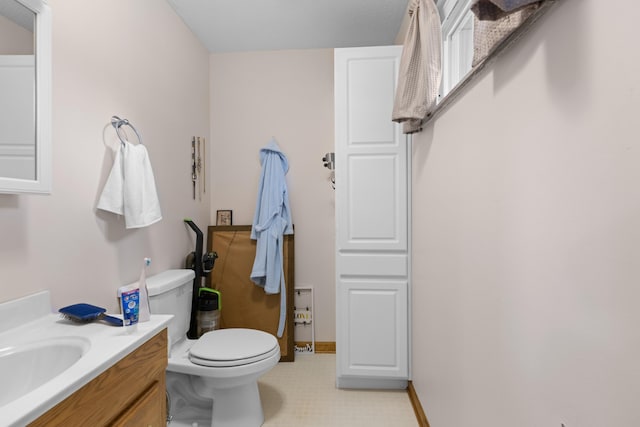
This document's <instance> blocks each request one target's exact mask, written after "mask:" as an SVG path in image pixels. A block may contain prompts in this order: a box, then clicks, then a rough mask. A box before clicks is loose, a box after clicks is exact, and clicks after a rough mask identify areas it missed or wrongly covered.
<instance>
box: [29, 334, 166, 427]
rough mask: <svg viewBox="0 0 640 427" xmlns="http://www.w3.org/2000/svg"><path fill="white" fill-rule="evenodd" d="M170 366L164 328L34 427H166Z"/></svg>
mask: <svg viewBox="0 0 640 427" xmlns="http://www.w3.org/2000/svg"><path fill="white" fill-rule="evenodd" d="M166 367H167V330H166V329H163V330H162V331H161V332H159V333H158V334H157V335H155V336H154V337H153V338H151V339H150V340H149V341H147V342H146V343H144V344H143V345H141V346H140V347H138V349H136V350H134V351H133V352H132V353H131V354H129V355H128V356H127V357H125V358H124V359H122V360H121V361H119V362H118V363H116V364H115V365H113V366H112V367H111V368H109V369H108V370H107V371H105V372H103V373H102V374H100V375H99V376H98V377H96V378H95V379H94V380H92V381H91V382H90V383H88V384H87V385H85V386H84V387H82V388H81V389H80V390H78V391H76V392H75V393H74V394H72V395H71V396H69V397H68V398H67V399H65V400H63V401H62V402H60V403H59V404H58V405H56V406H55V407H53V408H52V409H51V410H50V411H48V412H47V413H45V414H44V415H42V416H41V417H40V418H38V419H37V420H35V421H34V422H33V423H31V424H30V426H33V427H37V426H43V427H44V426H47V427H51V426H80V425H83V426H95V427H97V426H118V427H120V426H131V427H147V426H152V427H165V426H166V414H167V410H166V396H165V390H166V386H165V369H166Z"/></svg>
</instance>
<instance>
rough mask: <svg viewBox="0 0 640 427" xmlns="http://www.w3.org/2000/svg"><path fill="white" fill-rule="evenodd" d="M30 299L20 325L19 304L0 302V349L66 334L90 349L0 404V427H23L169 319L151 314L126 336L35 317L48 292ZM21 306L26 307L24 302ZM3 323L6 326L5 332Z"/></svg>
mask: <svg viewBox="0 0 640 427" xmlns="http://www.w3.org/2000/svg"><path fill="white" fill-rule="evenodd" d="M34 297H36V298H39V300H40V303H39V304H38V303H36V304H30V305H29V309H30V310H31V312H30V313H29V314H28V315H27V316H26V318H25V319H23V320H24V321H25V322H24V323H22V324H20V323H19V322H16V316H17V317H20V315H17V314H16V313H19V312H23V310H22V309H20V304H18V305H16V304H15V303H14V302H9V303H8V304H7V303H3V304H0V325H2V326H3V327H2V328H0V349H2V348H6V347H11V346H17V345H22V344H27V343H31V342H34V341H35V342H37V341H38V340H43V339H50V338H55V337H68V336H72V337H82V338H85V339H87V340H89V341H90V343H91V347H90V348H89V350H88V351H87V352H86V353H85V354H84V355H83V356H82V357H81V358H80V359H79V360H78V361H77V362H75V363H74V364H73V365H71V366H70V367H69V368H68V369H67V370H65V371H64V372H63V373H61V374H60V375H58V376H57V377H54V378H53V379H51V380H50V381H48V382H46V383H44V384H43V385H41V386H40V387H38V388H35V389H34V390H32V391H31V392H29V393H27V394H25V395H24V396H21V397H19V398H18V399H16V400H13V401H11V402H9V403H7V404H5V405H4V406H0V426H24V425H26V424H28V423H29V422H32V421H34V420H35V419H37V418H38V417H39V416H41V415H42V414H44V413H45V412H47V411H48V410H49V409H51V408H53V407H54V406H55V405H57V404H58V403H60V402H61V401H63V400H64V399H65V398H67V397H68V396H70V395H71V394H73V393H74V392H75V391H77V390H78V389H80V388H81V387H82V386H84V385H85V384H87V383H89V382H90V381H91V380H93V379H94V378H96V377H97V376H98V375H100V374H101V373H103V372H104V371H106V370H107V369H109V368H110V367H111V366H113V365H114V364H115V363H117V362H118V361H120V360H121V359H123V358H124V357H125V356H127V355H128V354H130V353H131V352H132V351H134V350H135V349H137V348H138V347H140V346H141V345H142V344H144V343H145V342H146V341H148V340H149V339H150V338H152V337H153V336H154V335H156V334H157V333H158V332H160V331H161V330H162V329H163V328H165V327H166V326H167V324H168V323H169V321H170V320H171V318H172V317H173V316H170V315H152V316H151V320H150V321H148V322H144V323H139V324H138V325H137V327H135V328H136V329H135V330H134V331H131V332H128V331H125V328H124V327H117V326H111V325H109V324H106V323H103V322H99V321H96V322H92V323H87V324H78V323H73V322H71V321H69V320H66V319H63V318H62V317H61V316H60V315H59V314H58V313H51V312H50V309H48V310H47V311H49V312H47V313H42V310H41V311H40V313H35V314H34V307H38V305H39V306H41V307H47V304H46V303H45V302H44V298H46V299H48V298H49V293H48V292H46V291H45V292H44V293H40V294H36V295H34ZM27 299H28V298H23V299H22V300H27ZM22 303H27V304H28V301H22ZM3 306H5V307H3ZM23 308H24V307H23ZM35 311H37V310H35ZM6 316H11V320H10V321H8V320H6ZM8 323H9V324H11V325H10V326H11V327H10V328H8V329H7V328H6V326H7V324H8ZM16 324H17V325H16ZM0 387H2V384H1V379H0Z"/></svg>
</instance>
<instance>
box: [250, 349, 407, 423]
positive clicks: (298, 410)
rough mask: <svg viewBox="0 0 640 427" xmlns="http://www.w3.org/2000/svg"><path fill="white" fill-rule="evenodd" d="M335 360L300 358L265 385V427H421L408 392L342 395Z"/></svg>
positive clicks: (348, 392)
mask: <svg viewBox="0 0 640 427" xmlns="http://www.w3.org/2000/svg"><path fill="white" fill-rule="evenodd" d="M335 366H336V356H335V354H296V360H295V362H293V363H279V364H278V365H277V366H276V367H275V368H273V369H272V370H271V371H269V372H267V373H266V374H265V375H264V376H263V377H262V378H261V379H260V380H259V381H258V386H259V388H260V396H261V398H262V406H263V410H264V416H265V422H264V424H263V427H320V426H322V427H358V426H366V427H378V426H379V427H388V426H394V427H405V426H406V427H414V426H418V422H417V421H416V417H415V413H414V412H413V407H412V406H411V402H410V401H409V397H408V395H407V392H406V391H405V390H390V391H373V390H339V389H337V388H336V387H335V382H336V379H335V377H336V375H335V372H336V371H335Z"/></svg>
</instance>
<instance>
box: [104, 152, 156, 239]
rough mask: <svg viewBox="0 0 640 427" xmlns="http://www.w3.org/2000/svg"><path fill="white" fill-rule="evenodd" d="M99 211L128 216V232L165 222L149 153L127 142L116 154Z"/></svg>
mask: <svg viewBox="0 0 640 427" xmlns="http://www.w3.org/2000/svg"><path fill="white" fill-rule="evenodd" d="M98 209H102V210H106V211H109V212H113V213H116V214H119V215H124V220H125V226H126V228H140V227H146V226H149V225H151V224H154V223H156V222H158V221H160V220H161V219H162V212H161V211H160V201H159V200H158V193H157V191H156V182H155V178H154V177H153V169H152V168H151V162H150V160H149V154H148V153H147V149H146V147H145V146H144V145H142V144H137V145H133V144H131V143H130V142H126V141H125V142H124V143H123V144H122V147H121V148H120V150H118V152H117V153H116V158H115V160H114V163H113V169H111V173H110V174H109V177H108V178H107V183H106V184H105V186H104V189H103V191H102V195H101V197H100V201H99V202H98Z"/></svg>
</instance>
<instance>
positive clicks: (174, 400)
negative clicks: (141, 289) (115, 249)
mask: <svg viewBox="0 0 640 427" xmlns="http://www.w3.org/2000/svg"><path fill="white" fill-rule="evenodd" d="M193 279H194V272H193V270H187V269H184V270H167V271H164V272H162V273H159V274H157V275H155V276H151V277H148V278H147V289H148V295H149V306H150V310H151V314H173V315H174V318H173V319H172V320H171V322H170V323H169V327H168V341H169V364H168V366H167V393H168V402H169V406H170V407H169V408H168V411H169V413H170V416H173V415H174V414H172V412H173V413H180V416H182V417H186V418H185V420H187V419H188V420H187V422H188V424H186V425H189V426H190V425H192V424H197V423H199V424H198V425H199V426H202V425H205V424H202V423H203V422H206V423H209V424H210V425H213V426H215V427H254V426H255V427H258V426H261V425H262V423H263V422H264V414H263V411H262V403H261V402H260V393H259V390H258V378H260V377H261V376H262V375H263V374H265V373H266V372H267V371H269V370H270V369H271V368H273V367H274V366H275V365H276V364H277V363H278V361H279V360H280V346H279V345H278V341H277V340H276V338H275V337H274V336H273V335H271V334H269V333H266V332H263V331H258V330H254V329H243V328H230V329H218V330H214V331H210V332H207V333H205V334H203V335H202V336H201V337H200V338H199V339H196V340H192V339H188V338H187V335H186V334H187V331H188V330H189V323H190V319H191V297H192V292H193ZM211 401H213V404H212V405H211ZM202 420H206V421H202ZM169 425H171V424H169Z"/></svg>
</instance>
